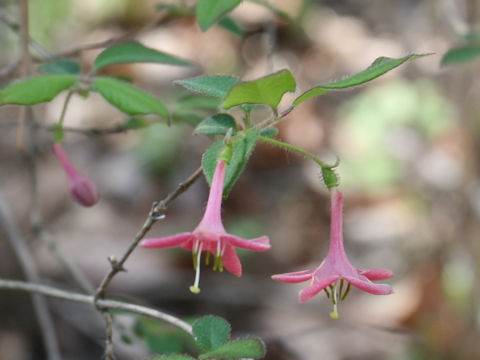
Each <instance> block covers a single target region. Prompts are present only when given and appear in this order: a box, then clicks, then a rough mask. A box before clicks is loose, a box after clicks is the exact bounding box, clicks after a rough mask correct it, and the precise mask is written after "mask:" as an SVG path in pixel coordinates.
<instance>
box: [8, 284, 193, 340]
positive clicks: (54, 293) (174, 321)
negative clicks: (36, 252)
mask: <svg viewBox="0 0 480 360" xmlns="http://www.w3.org/2000/svg"><path fill="white" fill-rule="evenodd" d="M0 289H4V290H21V291H27V292H30V293H35V294H41V295H45V296H49V297H53V298H56V299H60V300H66V301H71V302H76V303H81V304H86V305H90V306H95V305H96V304H97V305H98V306H101V307H102V308H105V309H111V310H121V311H126V312H129V313H134V314H139V315H145V316H148V317H151V318H154V319H157V320H161V321H165V322H167V323H169V324H171V325H173V326H175V327H178V328H179V329H182V330H183V331H185V332H186V333H188V334H192V327H191V326H190V324H188V323H186V322H185V321H183V320H181V319H179V318H177V317H175V316H173V315H170V314H167V313H164V312H162V311H159V310H156V309H152V308H149V307H146V306H141V305H136V304H129V303H126V302H121V301H116V300H108V299H95V297H94V296H93V295H84V294H79V293H75V292H70V291H65V290H61V289H58V288H54V287H51V286H46V285H41V284H35V283H32V282H25V281H17V280H6V279H1V278H0Z"/></svg>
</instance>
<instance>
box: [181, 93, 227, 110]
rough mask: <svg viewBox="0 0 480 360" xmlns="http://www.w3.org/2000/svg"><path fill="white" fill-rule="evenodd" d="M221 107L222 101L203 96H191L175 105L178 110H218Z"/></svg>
mask: <svg viewBox="0 0 480 360" xmlns="http://www.w3.org/2000/svg"><path fill="white" fill-rule="evenodd" d="M219 106H220V99H218V98H214V97H210V96H203V95H190V96H186V97H184V98H181V99H179V100H178V101H177V103H176V104H175V107H176V108H178V109H192V108H197V109H209V110H216V109H218V107H219Z"/></svg>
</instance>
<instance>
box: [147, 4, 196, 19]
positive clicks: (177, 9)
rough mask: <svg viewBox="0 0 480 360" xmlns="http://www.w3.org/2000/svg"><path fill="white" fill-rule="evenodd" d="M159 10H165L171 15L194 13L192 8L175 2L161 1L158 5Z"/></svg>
mask: <svg viewBox="0 0 480 360" xmlns="http://www.w3.org/2000/svg"><path fill="white" fill-rule="evenodd" d="M156 8H157V10H161V11H165V12H167V14H168V15H170V16H186V15H193V12H192V10H190V9H189V8H188V7H184V6H179V5H175V4H167V3H160V4H157V5H156Z"/></svg>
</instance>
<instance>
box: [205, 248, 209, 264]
mask: <svg viewBox="0 0 480 360" xmlns="http://www.w3.org/2000/svg"><path fill="white" fill-rule="evenodd" d="M209 263H210V251H207V255H205V265H207V266H208V264H209Z"/></svg>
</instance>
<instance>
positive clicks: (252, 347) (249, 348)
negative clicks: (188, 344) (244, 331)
mask: <svg viewBox="0 0 480 360" xmlns="http://www.w3.org/2000/svg"><path fill="white" fill-rule="evenodd" d="M263 356H265V345H264V344H263V342H262V341H261V340H260V339H254V338H250V339H240V340H234V341H231V342H228V343H226V344H224V345H222V346H220V347H219V348H217V349H215V350H213V351H209V352H206V353H204V354H201V355H200V356H199V357H198V358H199V359H200V360H204V359H220V358H222V359H225V358H229V359H238V358H253V359H258V358H261V357H263Z"/></svg>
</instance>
